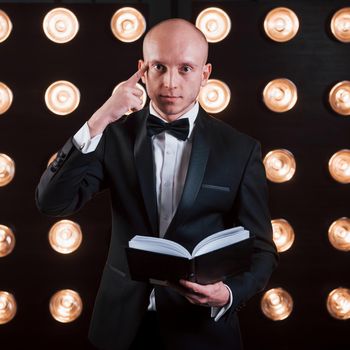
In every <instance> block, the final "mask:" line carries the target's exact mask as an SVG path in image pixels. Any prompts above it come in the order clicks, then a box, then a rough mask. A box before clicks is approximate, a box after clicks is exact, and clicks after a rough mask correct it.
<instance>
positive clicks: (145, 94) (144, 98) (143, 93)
mask: <svg viewBox="0 0 350 350" xmlns="http://www.w3.org/2000/svg"><path fill="white" fill-rule="evenodd" d="M123 83H125V81H122V82H121V83H119V84H118V85H117V86H116V87H115V88H114V89H113V92H112V95H113V94H114V93H115V92H116V91H117V89H118V88H119V87H120V86H121V85H122V84H123ZM135 87H136V88H138V89H140V90H141V91H142V96H141V100H142V105H141V108H140V109H142V108H143V107H144V106H145V104H146V102H147V93H146V90H145V88H144V87H143V86H142V85H141V84H139V83H136V86H135ZM132 112H133V111H132V110H129V111H127V112H126V113H125V115H129V114H131V113H132Z"/></svg>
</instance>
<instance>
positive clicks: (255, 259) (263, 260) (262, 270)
mask: <svg viewBox="0 0 350 350" xmlns="http://www.w3.org/2000/svg"><path fill="white" fill-rule="evenodd" d="M234 215H235V218H236V225H237V226H240V225H241V226H243V227H244V228H246V229H248V230H249V231H250V233H251V234H253V235H255V243H254V251H253V256H252V263H251V268H250V270H249V271H247V272H245V273H243V274H240V275H238V276H235V277H232V278H230V279H228V280H227V281H225V283H226V284H227V285H228V286H229V287H230V288H231V291H232V294H233V303H232V307H231V312H232V311H236V310H239V309H240V308H241V307H242V306H244V304H245V302H246V301H247V300H248V299H250V298H251V297H252V296H254V295H255V294H256V293H258V292H260V291H262V290H263V289H264V288H265V287H266V284H267V282H268V280H269V278H270V276H271V273H272V271H273V270H274V269H275V268H276V266H277V262H278V255H277V250H276V247H275V244H274V243H273V240H272V226H271V218H270V214H269V209H268V188H267V180H266V173H265V168H264V165H263V163H262V160H261V147H260V144H259V143H258V142H255V144H254V146H253V148H252V151H251V154H250V157H249V160H248V162H247V165H246V168H245V171H244V174H243V178H242V181H241V184H240V188H239V192H238V196H237V198H236V202H235V205H234Z"/></svg>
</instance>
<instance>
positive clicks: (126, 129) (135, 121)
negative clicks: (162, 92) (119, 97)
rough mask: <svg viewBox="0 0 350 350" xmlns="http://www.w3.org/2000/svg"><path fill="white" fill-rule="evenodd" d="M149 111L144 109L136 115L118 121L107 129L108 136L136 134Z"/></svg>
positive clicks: (125, 116)
mask: <svg viewBox="0 0 350 350" xmlns="http://www.w3.org/2000/svg"><path fill="white" fill-rule="evenodd" d="M147 113H148V112H147V110H146V109H142V110H141V111H138V112H136V113H132V114H130V115H124V116H123V117H121V118H120V119H118V120H117V121H115V122H113V123H111V124H109V125H108V126H107V128H106V131H107V134H120V133H121V134H125V133H126V134H130V133H132V134H133V133H135V130H137V128H138V126H139V125H140V124H141V122H142V120H143V119H144V118H145V117H146V115H147Z"/></svg>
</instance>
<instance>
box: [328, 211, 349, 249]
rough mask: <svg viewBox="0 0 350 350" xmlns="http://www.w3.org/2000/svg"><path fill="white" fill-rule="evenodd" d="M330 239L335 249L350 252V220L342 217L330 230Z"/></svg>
mask: <svg viewBox="0 0 350 350" xmlns="http://www.w3.org/2000/svg"><path fill="white" fill-rule="evenodd" d="M328 238H329V241H330V242H331V244H332V246H333V247H334V248H336V249H338V250H342V251H345V252H348V251H350V219H348V218H346V217H342V218H340V219H338V220H335V221H334V222H333V223H332V225H331V226H330V227H329V229H328Z"/></svg>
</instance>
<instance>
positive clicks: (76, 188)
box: [35, 135, 107, 216]
mask: <svg viewBox="0 0 350 350" xmlns="http://www.w3.org/2000/svg"><path fill="white" fill-rule="evenodd" d="M104 143H105V137H104V135H103V136H102V138H101V140H100V141H99V144H98V146H97V148H96V150H95V151H93V152H90V153H86V154H84V153H82V152H81V151H80V150H78V149H77V147H76V146H75V145H74V143H73V137H71V138H69V139H68V140H67V142H66V143H65V144H64V146H63V147H62V148H61V150H60V151H59V152H58V153H57V157H56V159H55V160H54V161H53V162H52V163H51V164H50V165H49V166H48V167H47V168H46V170H45V171H44V173H43V174H42V176H41V178H40V181H39V184H38V186H37V188H36V191H35V201H36V205H37V207H38V209H39V210H40V212H42V213H43V214H46V215H51V216H67V215H71V214H73V213H75V212H77V211H78V210H80V209H81V208H82V207H83V206H84V204H85V203H86V202H87V201H89V200H90V199H91V198H92V196H93V195H94V194H95V193H97V192H100V191H102V190H104V189H105V188H106V187H107V185H106V179H105V173H104V168H103V154H104Z"/></svg>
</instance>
